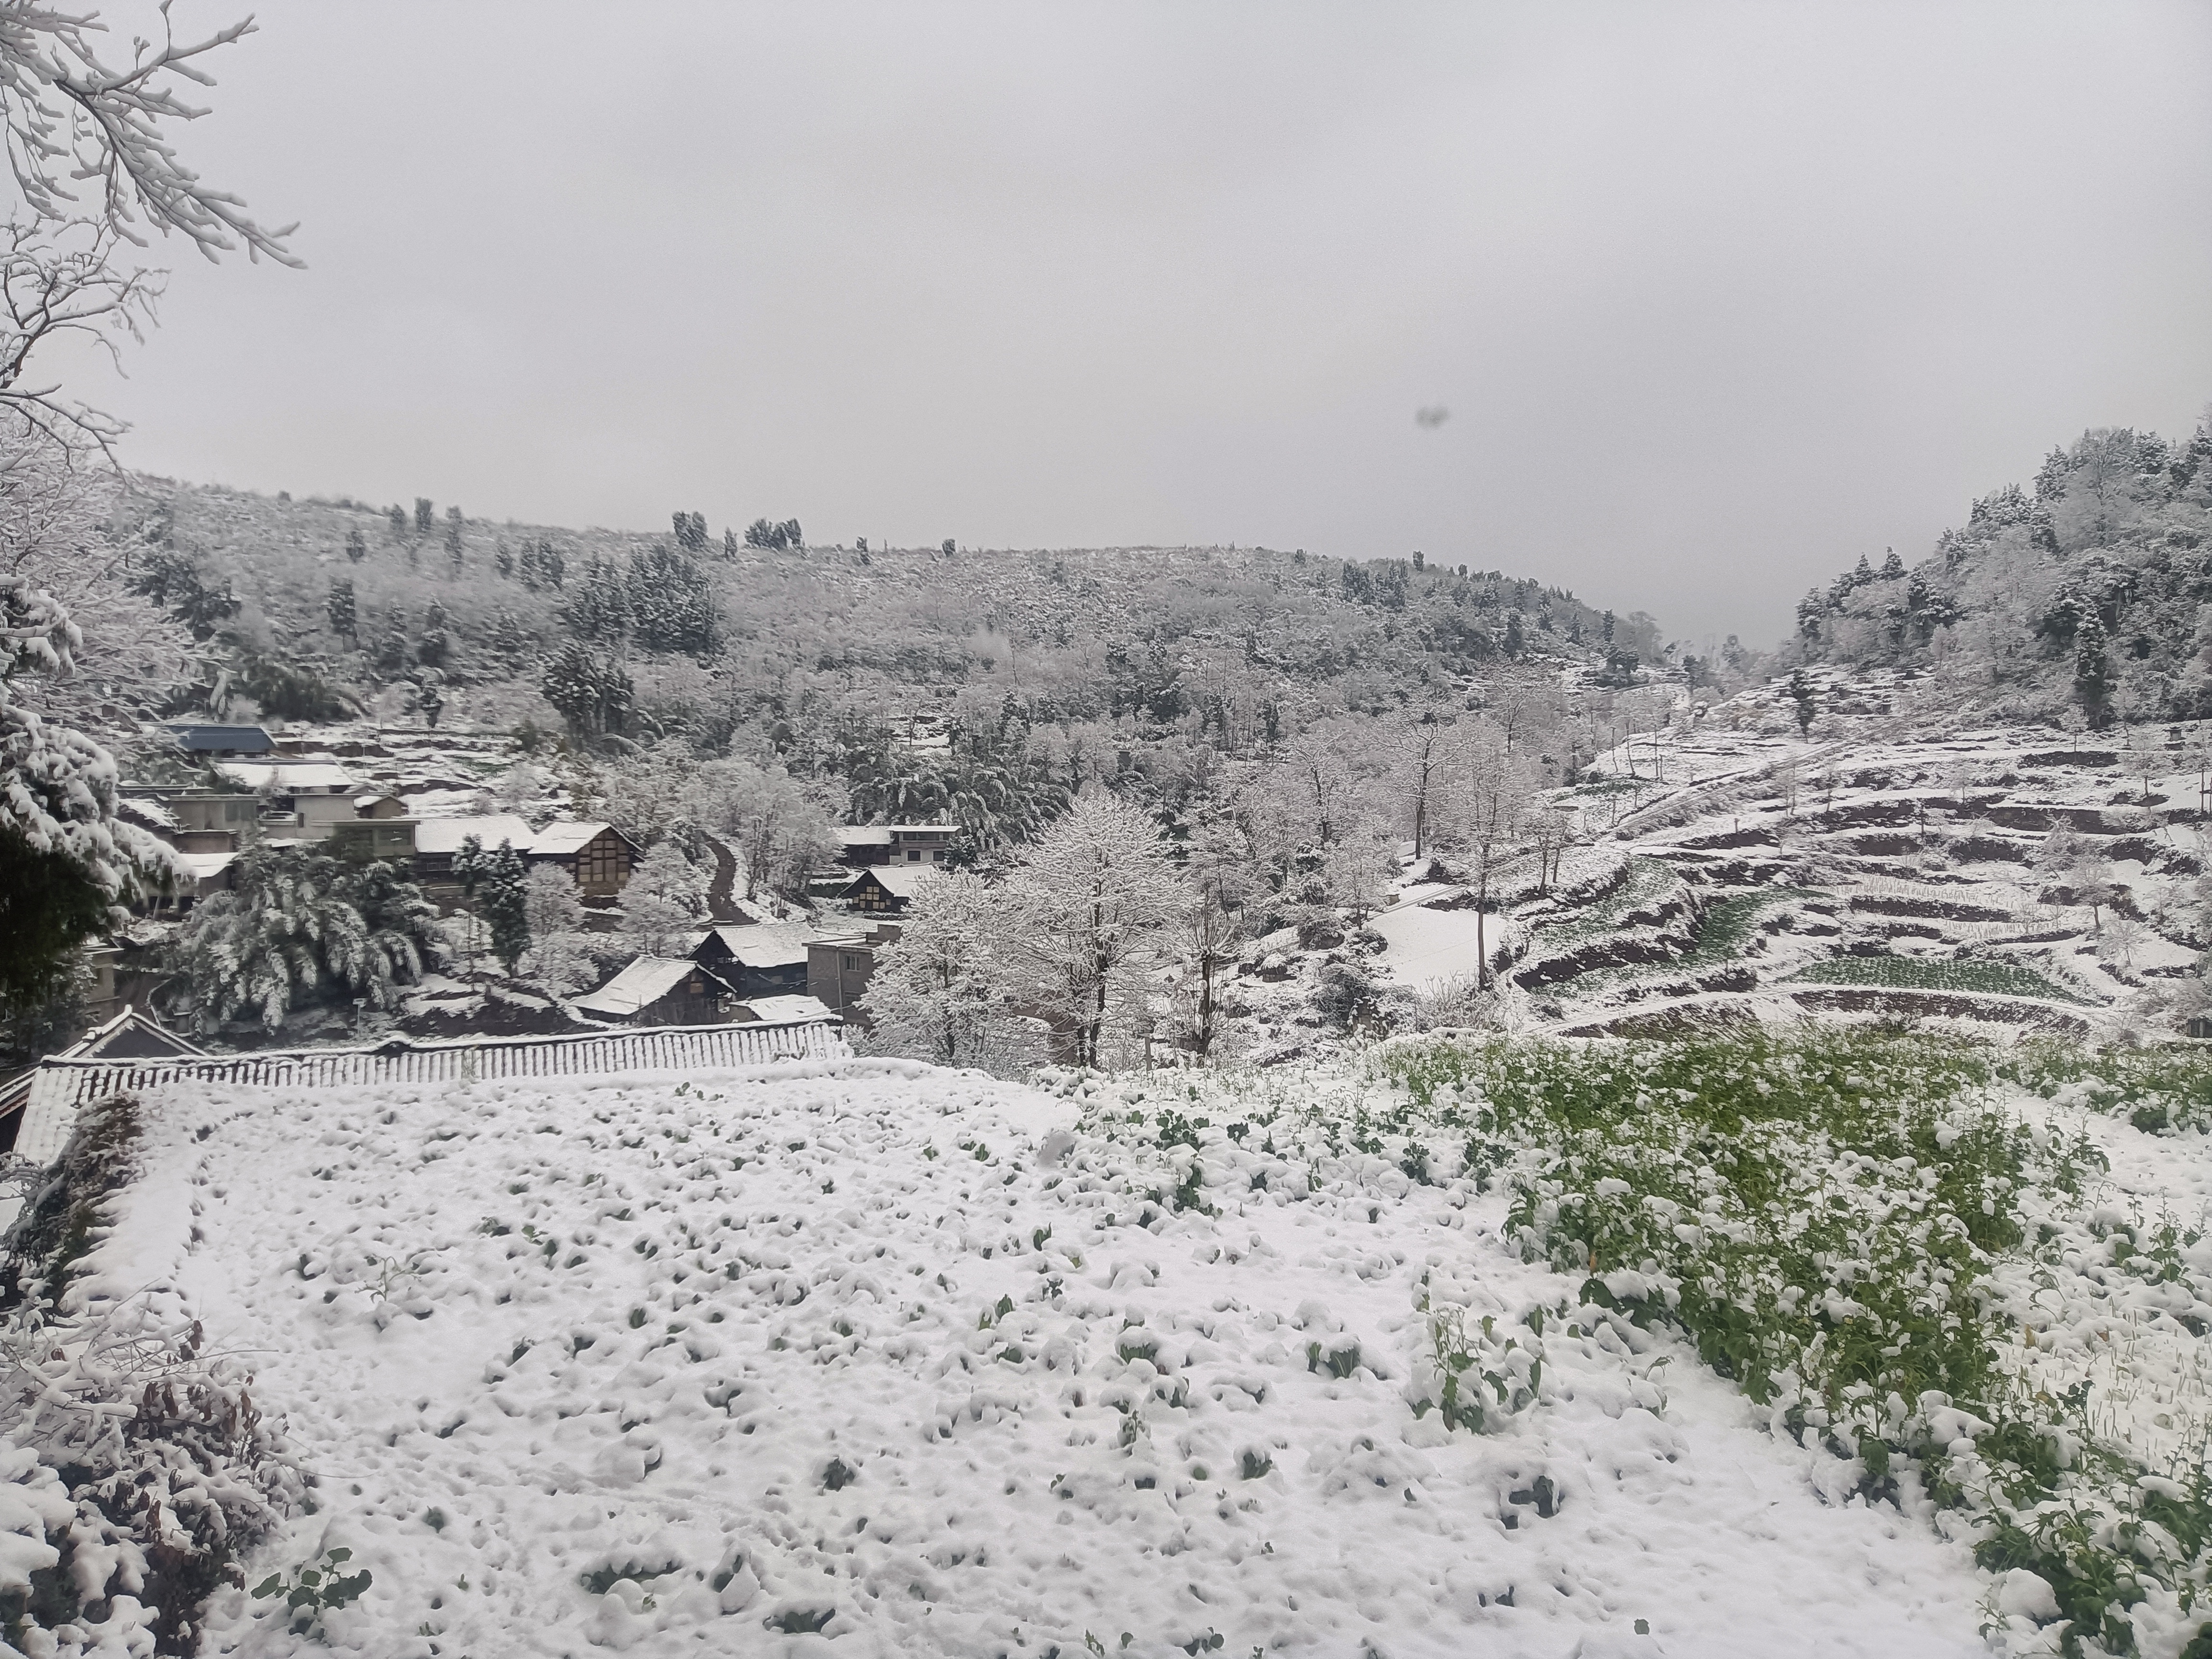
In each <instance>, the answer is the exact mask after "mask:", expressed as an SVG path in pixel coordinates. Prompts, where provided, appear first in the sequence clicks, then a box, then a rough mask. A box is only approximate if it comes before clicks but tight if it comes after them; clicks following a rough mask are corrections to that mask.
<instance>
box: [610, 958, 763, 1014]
mask: <svg viewBox="0 0 2212 1659" xmlns="http://www.w3.org/2000/svg"><path fill="white" fill-rule="evenodd" d="M738 1000H739V998H738V994H737V993H736V991H735V990H734V989H732V987H731V986H730V985H729V983H728V982H727V981H725V980H724V979H723V978H722V977H721V976H720V975H718V974H716V973H715V972H714V970H713V969H709V968H705V967H702V966H701V965H700V964H699V963H696V962H694V961H692V960H691V958H690V957H637V958H635V960H634V961H632V962H631V963H630V964H629V966H628V967H626V968H624V969H623V970H622V972H620V973H618V974H617V975H615V976H614V977H613V978H612V979H611V980H609V981H607V982H606V983H605V985H602V986H601V987H599V989H598V990H596V991H594V992H592V994H590V995H589V996H584V997H579V998H577V999H576V1001H575V1004H574V1006H575V1009H576V1012H578V1013H580V1014H584V1015H586V1016H588V1017H590V1018H593V1019H604V1020H614V1021H617V1022H619V1023H620V1024H624V1025H713V1024H719V1023H720V1021H722V1020H723V1019H724V1018H726V1017H727V1013H728V1011H729V1009H730V1006H731V1005H732V1004H734V1003H736V1002H738Z"/></svg>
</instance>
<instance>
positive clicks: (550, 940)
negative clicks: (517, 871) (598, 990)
mask: <svg viewBox="0 0 2212 1659" xmlns="http://www.w3.org/2000/svg"><path fill="white" fill-rule="evenodd" d="M522 917H523V921H524V922H525V924H526V926H527V927H528V928H529V930H530V949H529V951H528V953H527V954H526V956H524V957H523V958H522V964H521V965H522V971H523V972H524V974H526V975H528V976H529V977H530V978H532V979H534V980H536V981H538V983H539V984H540V985H543V986H544V987H545V988H546V989H547V990H549V991H550V992H552V993H553V994H555V995H556V996H569V995H573V994H574V993H576V992H578V991H580V990H583V989H585V988H586V987H589V986H592V985H596V984H598V983H599V977H600V973H599V951H594V950H593V949H592V935H590V934H588V933H585V931H584V901H583V898H582V896H580V894H579V893H578V892H577V891H576V884H575V882H574V879H573V878H571V877H570V876H569V874H568V872H567V871H565V870H562V869H560V868H558V867H556V866H553V865H550V864H537V865H532V866H531V867H530V872H529V873H528V874H527V875H526V876H525V877H524V878H523V879H522Z"/></svg>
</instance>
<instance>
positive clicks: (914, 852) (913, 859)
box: [906, 848, 921, 864]
mask: <svg viewBox="0 0 2212 1659" xmlns="http://www.w3.org/2000/svg"><path fill="white" fill-rule="evenodd" d="M906 861H907V862H908V864H919V863H921V849H920V848H909V849H908V852H907V855H906Z"/></svg>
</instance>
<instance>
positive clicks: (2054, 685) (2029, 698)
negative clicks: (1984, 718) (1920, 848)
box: [1796, 425, 2212, 727]
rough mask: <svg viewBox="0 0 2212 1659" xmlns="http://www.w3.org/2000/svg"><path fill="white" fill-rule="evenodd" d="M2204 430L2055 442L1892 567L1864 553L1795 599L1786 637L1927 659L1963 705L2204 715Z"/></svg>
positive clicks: (2211, 656) (2210, 685) (2058, 713)
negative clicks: (2024, 476) (2013, 480)
mask: <svg viewBox="0 0 2212 1659" xmlns="http://www.w3.org/2000/svg"><path fill="white" fill-rule="evenodd" d="M2208 540H2212V425H2204V426H2200V427H2198V428H2197V432H2196V435H2194V436H2193V437H2191V439H2190V440H2189V441H2187V442H2185V443H2172V442H2169V441H2167V440H2166V439H2164V438H2161V437H2160V436H2159V435H2157V434H2156V433H2152V432H2136V431H2132V430H2130V429H2128V428H2109V427H2108V428H2098V429H2095V430H2093V431H2088V432H2085V433H2083V434H2082V435H2081V437H2080V438H2078V439H2076V440H2075V441H2074V442H2073V443H2071V444H2069V445H2067V446H2065V447H2061V448H2056V449H2053V450H2052V451H2051V453H2050V454H2049V455H2048V456H2046V457H2045V459H2044V462H2043V465H2041V467H2039V469H2038V470H2037V471H2036V474H2035V478H2034V481H2033V485H2032V486H2031V487H2029V488H2027V489H2022V488H2021V487H2020V486H2019V485H2017V484H2008V485H2006V486H2005V487H2004V488H2002V489H1997V490H1995V491H1993V492H1992V493H1990V495H1984V497H1982V498H1981V499H1980V500H1979V501H1976V502H1974V504H1973V506H1972V509H1971V510H1970V511H1969V513H1967V518H1966V526H1965V527H1964V528H1962V529H1954V530H1948V531H1946V532H1944V533H1943V535H1942V537H1941V538H1939V539H1938V541H1937V542H1936V548H1935V550H1934V551H1933V552H1932V553H1931V554H1929V556H1928V557H1926V558H1924V559H1923V560H1921V561H1919V562H1917V563H1915V564H1911V565H1910V566H1908V565H1907V563H1906V562H1905V560H1904V559H1903V558H1901V557H1900V556H1899V555H1898V554H1897V553H1896V552H1894V551H1892V552H1891V553H1890V554H1889V556H1888V558H1887V561H1886V562H1884V563H1883V564H1882V565H1881V566H1880V567H1879V568H1876V567H1875V565H1874V564H1873V563H1872V562H1870V561H1869V560H1867V559H1865V558H1861V559H1860V561H1859V562H1858V565H1857V568H1855V569H1853V570H1850V571H1849V572H1847V573H1845V574H1844V575H1842V576H1839V577H1838V578H1837V579H1836V580H1835V581H1834V582H1833V583H1832V584H1831V585H1830V586H1828V587H1827V588H1826V590H1825V591H1824V590H1821V589H1819V588H1815V589H1814V591H1813V592H1810V593H1808V595H1806V597H1805V599H1804V600H1803V601H1802V603H1801V604H1800V605H1798V607H1797V641H1796V643H1797V647H1798V648H1799V649H1800V650H1801V651H1802V653H1804V654H1805V655H1806V656H1807V657H1808V658H1810V659H1815V660H1824V661H1830V662H1834V663H1837V664H1839V665H1847V666H1861V667H1863V666H1871V665H1885V666H1915V665H1929V666H1931V667H1933V668H1934V669H1936V671H1938V673H1939V675H1940V676H1941V678H1942V682H1943V684H1944V686H1945V689H1946V693H1947V695H1948V696H1955V697H1956V698H1957V699H1958V702H1959V704H1960V706H1961V707H1962V708H1981V709H1982V710H1983V711H1984V712H1985V713H1987V714H1990V715H1992V716H1995V717H1997V718H2003V719H2025V720H2050V719H2060V720H2068V721H2069V722H2072V721H2078V722H2079V723H2081V724H2082V725H2085V726H2092V727H2100V726H2105V725H2106V724H2107V723H2109V722H2111V721H2112V720H2121V721H2142V720H2201V719H2203V718H2204V717H2205V716H2206V715H2208V714H2212V611H2206V609H2205V606H2206V604H2207V602H2208V601H2212V546H2208Z"/></svg>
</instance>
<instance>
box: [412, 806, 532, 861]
mask: <svg viewBox="0 0 2212 1659" xmlns="http://www.w3.org/2000/svg"><path fill="white" fill-rule="evenodd" d="M470 836H475V837H476V838H477V842H479V843H481V844H482V846H483V849H484V851H485V852H487V853H491V852H496V851H497V850H498V849H499V844H500V843H501V842H506V843H507V845H508V846H510V847H512V848H514V850H515V851H516V852H518V853H529V852H534V851H536V850H537V848H536V846H535V842H536V839H537V837H536V835H535V833H534V832H533V831H532V829H531V828H530V823H529V821H528V820H527V819H526V818H518V817H513V816H512V815H511V814H508V813H504V812H497V813H489V814H477V815H476V816H473V817H461V818H417V819H416V820H415V850H416V852H418V853H458V852H459V851H460V850H461V843H462V842H465V841H466V840H467V839H468V838H469V837H470Z"/></svg>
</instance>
